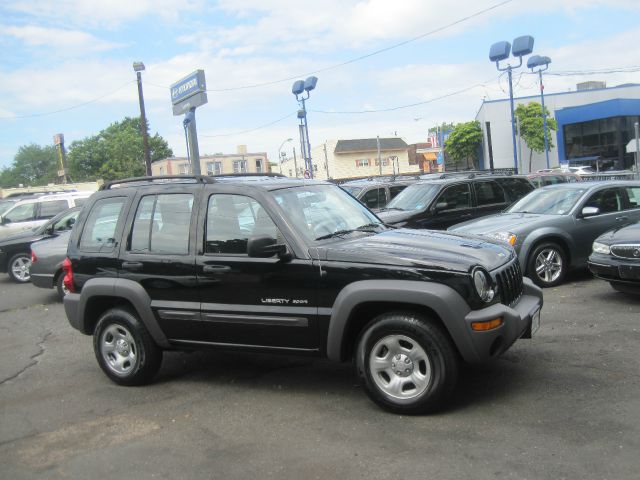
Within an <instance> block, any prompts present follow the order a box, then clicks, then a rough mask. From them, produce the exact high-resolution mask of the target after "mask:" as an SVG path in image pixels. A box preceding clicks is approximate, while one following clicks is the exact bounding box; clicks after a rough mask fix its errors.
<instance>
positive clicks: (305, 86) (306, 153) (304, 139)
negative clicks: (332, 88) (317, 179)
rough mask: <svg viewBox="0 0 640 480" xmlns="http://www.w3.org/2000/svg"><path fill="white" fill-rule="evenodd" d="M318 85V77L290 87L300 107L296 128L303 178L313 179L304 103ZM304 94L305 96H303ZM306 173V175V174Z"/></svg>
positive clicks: (296, 82) (300, 81)
mask: <svg viewBox="0 0 640 480" xmlns="http://www.w3.org/2000/svg"><path fill="white" fill-rule="evenodd" d="M317 83H318V77H309V78H307V79H306V80H304V81H303V80H297V81H295V82H294V83H293V86H292V87H291V93H293V94H294V95H295V96H296V100H297V101H298V103H299V105H300V107H301V108H300V110H298V119H299V120H300V124H299V126H298V128H299V130H300V146H301V147H302V157H303V158H304V165H305V175H304V176H305V178H307V177H308V178H313V164H312V163H311V142H310V141H309V127H308V125H307V109H306V106H305V101H306V100H308V99H309V97H310V96H311V94H310V92H311V90H313V89H314V88H316V84H317ZM304 92H306V93H307V96H306V97H305V96H304ZM307 172H308V174H307Z"/></svg>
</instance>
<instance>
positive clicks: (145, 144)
mask: <svg viewBox="0 0 640 480" xmlns="http://www.w3.org/2000/svg"><path fill="white" fill-rule="evenodd" d="M133 71H134V72H136V77H137V80H138V102H139V103H140V131H141V132H142V148H143V150H144V166H145V170H146V172H147V176H148V177H150V176H151V155H150V154H149V136H148V133H147V116H146V114H145V112H144V95H143V94H142V74H141V73H140V72H142V71H144V63H142V62H133Z"/></svg>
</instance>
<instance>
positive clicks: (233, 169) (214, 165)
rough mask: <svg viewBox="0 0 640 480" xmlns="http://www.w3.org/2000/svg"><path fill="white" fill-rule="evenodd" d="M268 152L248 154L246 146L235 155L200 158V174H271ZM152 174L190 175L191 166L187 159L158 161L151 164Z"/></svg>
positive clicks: (174, 158) (240, 147) (204, 156)
mask: <svg viewBox="0 0 640 480" xmlns="http://www.w3.org/2000/svg"><path fill="white" fill-rule="evenodd" d="M270 171H271V170H270V168H269V160H268V158H267V153H266V152H259V153H251V152H247V147H246V146H245V145H238V147H237V152H236V153H235V154H222V153H218V154H215V155H203V156H200V173H201V174H202V175H226V174H233V173H267V172H270ZM151 174H152V175H154V176H158V175H190V174H191V164H190V163H189V160H188V159H187V158H185V157H170V158H164V159H162V160H157V161H155V162H153V163H152V164H151Z"/></svg>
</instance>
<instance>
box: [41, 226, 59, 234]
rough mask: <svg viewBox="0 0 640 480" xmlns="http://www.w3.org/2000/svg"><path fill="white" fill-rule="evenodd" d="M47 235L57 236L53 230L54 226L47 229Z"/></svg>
mask: <svg viewBox="0 0 640 480" xmlns="http://www.w3.org/2000/svg"><path fill="white" fill-rule="evenodd" d="M44 233H45V234H47V235H55V233H56V231H55V229H54V228H53V225H51V226H49V227H47V229H46V230H45V231H44Z"/></svg>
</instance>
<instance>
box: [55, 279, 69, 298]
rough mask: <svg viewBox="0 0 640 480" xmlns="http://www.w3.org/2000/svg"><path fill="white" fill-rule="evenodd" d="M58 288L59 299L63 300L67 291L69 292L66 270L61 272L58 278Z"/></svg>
mask: <svg viewBox="0 0 640 480" xmlns="http://www.w3.org/2000/svg"><path fill="white" fill-rule="evenodd" d="M56 290H57V292H58V300H60V301H61V302H62V301H63V300H64V297H66V296H67V293H69V290H68V289H67V287H65V286H64V272H60V273H59V274H58V277H57V278H56Z"/></svg>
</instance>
